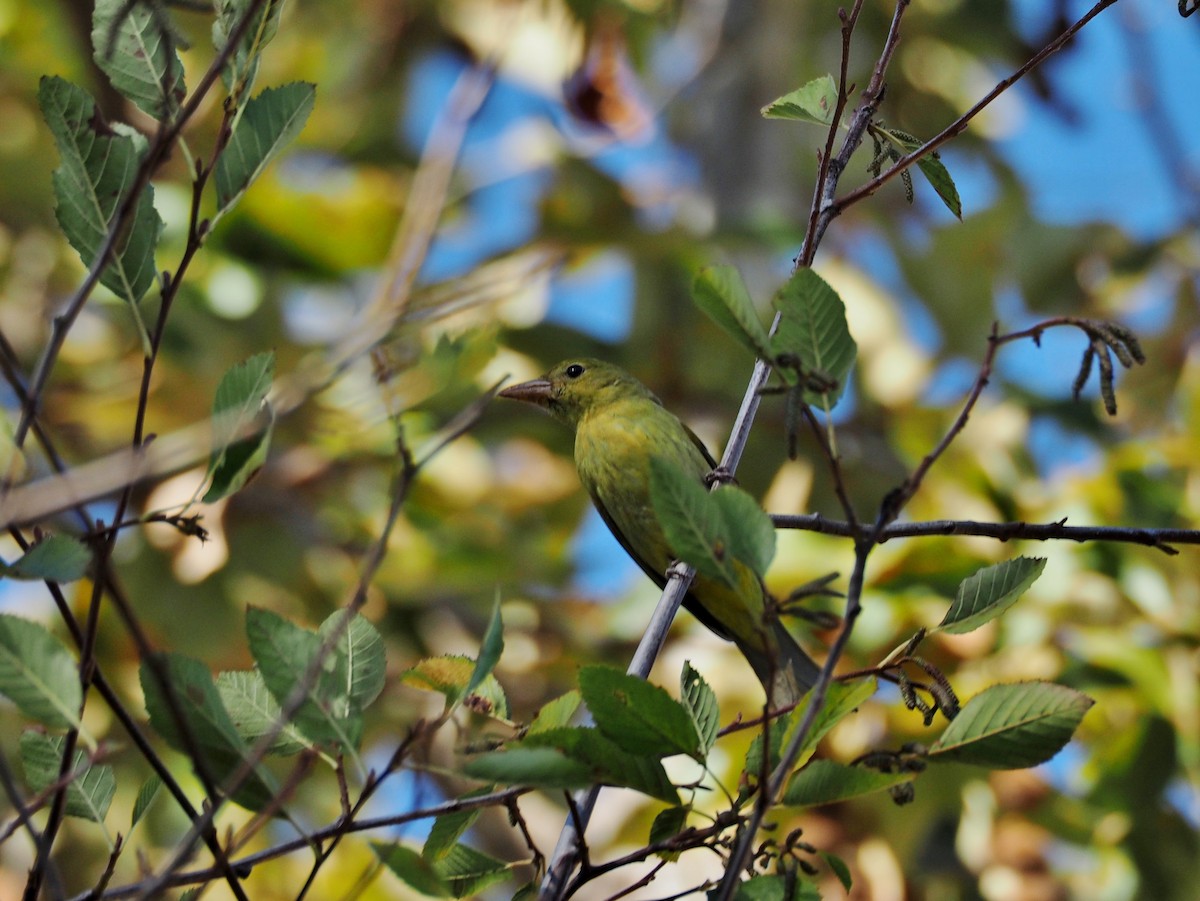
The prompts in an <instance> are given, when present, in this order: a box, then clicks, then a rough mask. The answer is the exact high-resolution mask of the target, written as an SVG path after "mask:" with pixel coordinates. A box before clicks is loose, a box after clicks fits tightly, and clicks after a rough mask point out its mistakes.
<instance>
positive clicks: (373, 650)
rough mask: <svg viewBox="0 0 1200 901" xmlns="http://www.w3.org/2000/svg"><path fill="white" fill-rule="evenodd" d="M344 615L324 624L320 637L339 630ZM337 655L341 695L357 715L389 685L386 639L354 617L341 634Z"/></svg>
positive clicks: (341, 612) (367, 620)
mask: <svg viewBox="0 0 1200 901" xmlns="http://www.w3.org/2000/svg"><path fill="white" fill-rule="evenodd" d="M345 616H346V612H345V611H338V612H336V613H334V614H332V615H330V616H329V617H327V618H326V619H325V622H323V623H321V628H320V629H318V630H317V634H319V635H320V636H321V639H322V640H325V639H326V638H328V637H329V635H330V634H332V632H333V631H334V630H335V629H338V628H339V627H340V624H341V622H342V619H343V618H344V617H345ZM334 651H335V653H336V654H337V657H338V668H337V670H336V673H337V674H338V676H339V678H340V682H341V685H340V686H339V689H338V690H339V692H340V693H341V694H344V695H345V697H347V698H348V699H349V701H350V709H351V710H353V711H355V712H362V711H363V710H366V709H367V707H368V706H370V704H371V703H372V702H373V701H374V700H375V699H376V698H378V697H379V693H380V692H382V691H383V686H384V683H385V682H386V681H387V655H386V652H385V651H384V647H383V637H382V636H381V635H380V634H379V630H378V629H376V628H375V626H374V625H372V624H371V621H370V620H369V619H367V618H366V617H365V616H361V615H359V614H355V615H354V617H353V618H352V619H351V620H350V623H349V625H347V626H346V627H345V628H344V629H342V631H341V635H340V636H339V637H338V640H337V644H336V645H334Z"/></svg>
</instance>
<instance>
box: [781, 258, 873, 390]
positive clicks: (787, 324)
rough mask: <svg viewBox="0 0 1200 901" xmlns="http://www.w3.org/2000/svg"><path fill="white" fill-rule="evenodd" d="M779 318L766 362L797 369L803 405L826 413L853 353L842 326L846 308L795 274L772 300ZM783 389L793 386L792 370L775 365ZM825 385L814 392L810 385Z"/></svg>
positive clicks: (822, 286)
mask: <svg viewBox="0 0 1200 901" xmlns="http://www.w3.org/2000/svg"><path fill="white" fill-rule="evenodd" d="M775 308H776V309H777V310H778V311H779V313H780V320H779V328H778V330H777V331H776V332H775V335H774V337H773V338H772V339H771V356H772V359H774V360H775V361H776V363H781V358H782V361H783V362H786V361H788V360H789V359H790V360H792V361H794V363H798V364H799V368H800V371H801V372H802V373H803V374H804V375H805V376H806V377H807V378H808V380H809V382H808V383H806V384H805V385H804V386H803V388H804V400H805V402H806V403H809V404H813V405H816V406H819V407H821V408H822V409H825V410H826V411H828V410H832V409H833V407H834V405H835V404H836V403H837V401H838V398H839V397H841V396H842V392H843V391H844V390H845V389H846V380H847V378H848V377H849V375H850V370H851V369H852V368H853V367H854V359H855V356H856V355H857V353H858V347H857V345H855V343H854V339H853V338H852V337H850V329H849V327H848V326H847V325H846V307H845V304H843V303H842V299H841V298H840V297H838V295H837V292H836V291H834V290H833V288H831V287H830V286H829V284H828V283H827V282H826V281H825V280H824V279H822V278H821V277H820V276H819V275H817V274H816V273H815V272H813V271H812V270H811V269H799V270H797V271H796V273H795V274H794V275H793V276H792V277H791V278H790V279H788V281H787V283H786V284H784V286H783V287H782V288H780V289H779V291H778V292H776V294H775ZM778 371H779V372H780V374H781V376H782V377H783V378H784V379H785V380H786V381H787V382H788V384H792V385H794V384H796V383H797V381H798V377H797V373H796V371H795V368H794V367H792V366H784V365H779V366H778ZM814 378H816V379H820V380H821V381H823V382H827V383H828V384H827V385H825V386H818V385H813V384H811V382H812V380H813V379H814Z"/></svg>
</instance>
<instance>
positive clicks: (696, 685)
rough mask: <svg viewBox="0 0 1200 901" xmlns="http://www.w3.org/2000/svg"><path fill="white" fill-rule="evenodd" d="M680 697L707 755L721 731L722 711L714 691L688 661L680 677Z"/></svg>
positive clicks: (701, 751)
mask: <svg viewBox="0 0 1200 901" xmlns="http://www.w3.org/2000/svg"><path fill="white" fill-rule="evenodd" d="M679 696H680V697H681V698H682V699H683V706H684V707H685V708H687V712H688V713H689V714H690V715H691V717H692V725H693V726H695V728H696V735H697V736H699V738H700V753H701V754H702V755H707V754H708V752H709V751H711V750H712V746H713V745H714V744H716V742H717V733H718V732H720V730H721V710H720V708H719V707H718V706H717V696H716V695H715V694H713V690H712V689H711V688H709V686H708V683H707V682H705V681H704V677H703V676H701V675H700V674H699V673H698V672H696V670H694V669H692V664H691V663H690V662H688V661H684V664H683V673H682V674H681V675H680V677H679Z"/></svg>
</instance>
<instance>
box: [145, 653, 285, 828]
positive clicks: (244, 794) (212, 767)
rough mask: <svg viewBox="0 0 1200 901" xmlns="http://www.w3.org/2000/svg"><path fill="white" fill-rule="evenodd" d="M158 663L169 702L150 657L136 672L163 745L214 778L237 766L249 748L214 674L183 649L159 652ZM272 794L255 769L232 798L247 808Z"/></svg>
mask: <svg viewBox="0 0 1200 901" xmlns="http://www.w3.org/2000/svg"><path fill="white" fill-rule="evenodd" d="M160 663H161V666H162V667H163V669H164V670H165V678H166V682H167V683H168V684H169V685H170V686H171V691H172V695H173V701H172V699H169V698H168V697H167V696H166V695H165V694H164V692H163V688H162V685H161V684H160V682H159V679H158V678H157V677H156V676H155V674H154V672H153V670H152V667H151V663H150V661H149V660H143V661H142V665H141V668H140V671H139V674H140V676H141V683H142V694H143V695H144V696H145V699H146V712H147V713H148V714H149V715H150V724H151V725H152V726H153V727H154V729H155V731H156V732H158V734H159V735H161V736H162V737H163V738H164V739H166V741H167V744H169V745H170V746H171V747H173V748H175V750H177V751H182V752H183V753H185V754H188V755H189V756H191V757H192V765H193V766H203V767H204V769H205V770H207V772H208V774H209V776H210V777H211V778H212V779H213V780H215V781H217V782H220V781H222V780H223V779H225V778H226V777H227V776H229V775H231V774H232V773H233V772H234V771H235V770H236V769H238V768H239V767H241V765H242V763H243V762H244V761H245V759H246V751H247V748H246V745H245V743H244V742H243V741H242V739H241V736H239V735H238V733H237V729H236V728H235V727H234V725H233V720H231V719H230V717H229V713H228V711H226V710H225V706H224V705H223V704H222V703H221V696H220V694H219V693H218V692H217V687H216V685H214V684H213V678H212V673H210V672H209V670H208V667H206V666H205V665H204V664H203V663H201V662H200V661H199V660H193V659H192V658H191V657H185V656H184V655H183V654H177V653H167V654H163V655H161V656H160ZM172 709H174V710H176V711H178V712H179V714H180V715H181V716H182V718H183V720H184V722H185V723H186V724H187V726H188V732H189V733H190V737H191V742H189V741H188V739H187V737H186V736H185V735H184V734H183V733H182V732H181V731H180V729H179V727H178V726H177V724H176V722H175V716H174V715H173V713H172ZM192 743H194V745H193V744H192ZM196 754H198V755H199V760H197V759H196V757H195V755H196ZM274 794H275V790H274V785H273V783H272V781H271V780H270V777H269V776H268V775H267V774H266V773H265V772H264V771H262V770H261V769H259V770H256V771H255V774H254V775H252V776H251V777H250V778H249V779H247V780H246V781H245V782H244V783H243V784H242V786H241V788H240V789H239V790H238V791H237V793H236V794H235V795H234V796H233V800H235V801H236V802H237V803H238V804H241V805H242V806H243V807H246V808H248V809H249V810H261V809H262V808H263V807H265V806H266V805H267V804H268V803H270V801H271V799H272V798H273V797H274Z"/></svg>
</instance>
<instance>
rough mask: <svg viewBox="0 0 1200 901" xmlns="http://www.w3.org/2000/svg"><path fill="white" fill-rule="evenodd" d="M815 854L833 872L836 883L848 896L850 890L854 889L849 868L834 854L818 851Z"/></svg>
mask: <svg viewBox="0 0 1200 901" xmlns="http://www.w3.org/2000/svg"><path fill="white" fill-rule="evenodd" d="M817 854H819V855H820V857H821V859H822V860H823V861H825V865H826V866H827V867H829V869H830V870H832V871H833V875H835V876H836V877H837V878H838V882H840V883H841V884H842V888H843V889H845V890H846V892H847V894H848V893H849V892H850V889H852V888H854V877H853V876H851V875H850V867H849V865H848V864H847V863H846V861H844V860H842V859H841V858H840V857H838V856H837V855H836V854H830V853H829V852H828V851H818V852H817Z"/></svg>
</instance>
